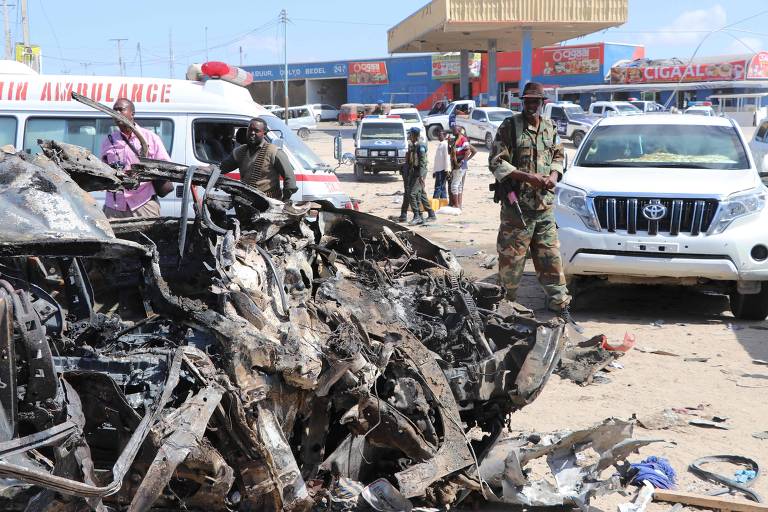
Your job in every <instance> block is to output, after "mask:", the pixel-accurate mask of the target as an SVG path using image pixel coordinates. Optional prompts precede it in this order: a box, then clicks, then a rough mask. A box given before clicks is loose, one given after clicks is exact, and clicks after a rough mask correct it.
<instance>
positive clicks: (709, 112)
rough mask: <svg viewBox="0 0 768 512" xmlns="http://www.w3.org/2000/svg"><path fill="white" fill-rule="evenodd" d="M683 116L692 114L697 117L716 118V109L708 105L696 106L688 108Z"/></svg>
mask: <svg viewBox="0 0 768 512" xmlns="http://www.w3.org/2000/svg"><path fill="white" fill-rule="evenodd" d="M683 114H691V115H696V116H716V115H717V113H715V109H713V108H712V107H709V106H706V105H694V106H693V107H688V108H687V109H685V110H684V111H683Z"/></svg>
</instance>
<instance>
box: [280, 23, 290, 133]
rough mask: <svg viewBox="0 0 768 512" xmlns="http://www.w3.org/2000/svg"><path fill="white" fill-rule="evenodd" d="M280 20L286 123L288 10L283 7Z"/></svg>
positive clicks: (286, 116)
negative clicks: (281, 26)
mask: <svg viewBox="0 0 768 512" xmlns="http://www.w3.org/2000/svg"><path fill="white" fill-rule="evenodd" d="M280 22H281V23H282V24H283V62H284V65H283V75H284V76H283V78H284V79H285V82H284V83H283V87H284V88H285V91H284V92H285V101H284V103H285V112H284V113H285V116H284V117H285V123H286V124H288V102H289V101H288V11H286V10H285V9H283V10H282V11H280Z"/></svg>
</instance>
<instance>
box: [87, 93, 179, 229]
mask: <svg viewBox="0 0 768 512" xmlns="http://www.w3.org/2000/svg"><path fill="white" fill-rule="evenodd" d="M112 109H113V110H115V111H116V112H120V113H121V114H123V115H124V116H125V117H127V118H128V119H129V120H131V121H133V118H134V115H135V114H136V107H135V106H134V105H133V102H132V101H131V100H129V99H128V98H118V99H117V101H115V104H114V106H113V107H112ZM116 124H117V131H113V132H112V133H109V134H108V135H107V136H106V137H105V138H104V140H103V141H102V143H101V160H102V161H103V162H105V163H106V164H107V165H110V166H112V167H115V168H119V169H122V170H124V171H130V170H131V166H132V165H134V164H137V163H139V158H140V155H139V151H140V150H141V143H140V142H139V139H138V137H136V134H135V133H133V131H132V130H131V128H130V127H129V126H127V125H125V124H123V123H121V122H119V121H118V122H116ZM134 125H135V123H134ZM135 126H136V130H138V131H139V132H140V133H141V136H142V138H143V139H144V141H145V142H146V143H147V158H152V159H155V160H165V161H170V160H171V157H170V156H168V151H166V150H165V146H164V145H163V140H162V139H161V138H160V137H159V136H158V135H157V134H156V133H155V132H153V131H151V130H147V129H145V128H142V127H141V126H138V125H135ZM172 190H173V183H171V182H170V181H168V180H154V181H145V182H142V183H140V184H139V186H138V187H137V188H135V189H133V190H124V191H121V192H107V195H106V200H105V201H104V215H106V216H107V217H108V218H111V219H120V218H129V217H159V216H160V201H159V199H158V197H165V196H166V195H168V194H169V193H170V192H171V191H172Z"/></svg>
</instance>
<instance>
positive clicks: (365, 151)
mask: <svg viewBox="0 0 768 512" xmlns="http://www.w3.org/2000/svg"><path fill="white" fill-rule="evenodd" d="M405 129H406V128H405V121H404V120H403V119H401V118H400V117H398V116H387V115H380V116H366V117H364V118H363V119H362V120H361V121H360V124H359V125H358V127H357V132H356V133H355V179H357V180H360V181H362V180H363V179H364V177H365V173H366V172H371V173H373V174H378V173H380V172H381V171H393V172H400V171H401V170H402V168H403V166H404V165H405V156H406V152H407V151H408V139H407V137H406V133H405Z"/></svg>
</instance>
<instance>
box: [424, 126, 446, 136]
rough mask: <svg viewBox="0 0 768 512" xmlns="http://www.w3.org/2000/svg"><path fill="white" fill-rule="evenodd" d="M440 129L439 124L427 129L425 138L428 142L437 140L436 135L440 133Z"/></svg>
mask: <svg viewBox="0 0 768 512" xmlns="http://www.w3.org/2000/svg"><path fill="white" fill-rule="evenodd" d="M442 129H443V127H442V126H440V125H439V124H431V125H429V128H427V138H428V139H429V140H437V134H438V133H440V130H442Z"/></svg>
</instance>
